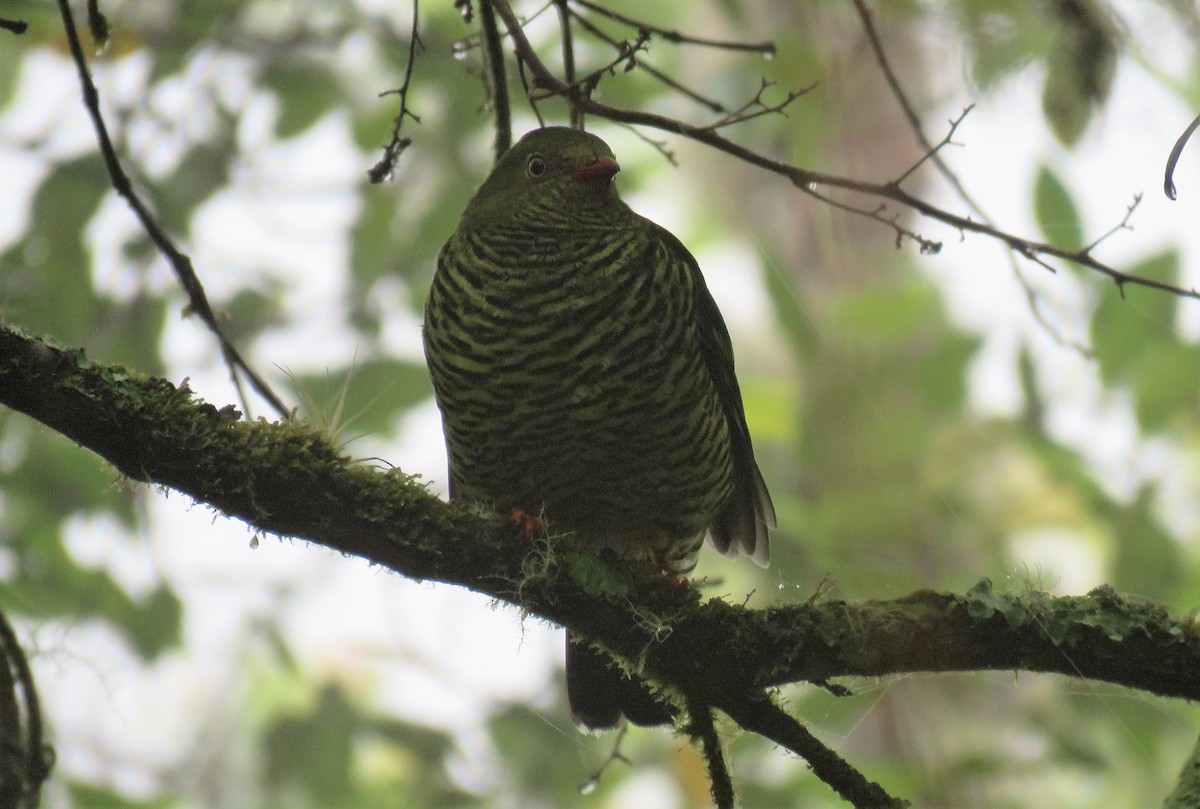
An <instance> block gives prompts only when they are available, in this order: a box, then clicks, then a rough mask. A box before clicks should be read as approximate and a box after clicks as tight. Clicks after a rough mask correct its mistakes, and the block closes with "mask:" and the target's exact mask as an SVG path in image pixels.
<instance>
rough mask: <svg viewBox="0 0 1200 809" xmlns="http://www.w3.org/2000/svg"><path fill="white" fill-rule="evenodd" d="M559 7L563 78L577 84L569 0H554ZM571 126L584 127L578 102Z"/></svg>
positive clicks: (572, 115)
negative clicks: (568, 6)
mask: <svg viewBox="0 0 1200 809" xmlns="http://www.w3.org/2000/svg"><path fill="white" fill-rule="evenodd" d="M554 5H555V7H556V8H557V9H558V25H559V28H560V29H561V31H562V35H561V36H560V37H559V41H560V42H561V43H562V60H563V78H564V79H566V81H567V84H570V85H574V84H575V35H574V34H573V33H571V12H570V10H569V9H568V8H567V0H554ZM571 126H572V127H574V128H575V129H583V111H582V110H580V109H579V106H578V105H576V104H572V105H571Z"/></svg>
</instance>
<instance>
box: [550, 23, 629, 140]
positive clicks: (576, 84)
mask: <svg viewBox="0 0 1200 809" xmlns="http://www.w3.org/2000/svg"><path fill="white" fill-rule="evenodd" d="M649 41H650V35H649V34H648V33H646V32H645V31H642V32H640V33H639V34H638V38H637V40H636V41H634V42H618V43H617V55H616V56H614V57H613V59H612V61H610V62H609V63H608V64H606V65H604V66H603V67H598V68H596V69H595V70H593V71H592V72H591V73H588V74H587V75H586V76H584V77H583V78H582V79H576V80H575V81H572V82H569V83H564V84H563V85H562V86H561V87H555V88H552V89H545V88H543V89H542V90H541V91H540V92H539V93H536V94H535V96H534V97H535V98H536V100H538V101H542V100H544V99H547V98H552V97H554V96H566V97H567V98H568V99H574V98H576V97H579V98H591V95H592V92H593V91H594V90H595V89H596V85H598V84H599V83H600V78H601V77H602V76H603V75H604V74H605V73H611V74H615V73H616V71H617V66H618V65H621V64H625V66H626V67H625V69H626V70H627V71H628V70H630V69H631V68H633V67H634V66H635V65H636V64H637V54H638V53H639V52H640V51H643V50H645V48H646V43H647V42H649ZM535 84H536V81H535ZM571 107H572V112H571V118H572V120H574V118H575V108H576V107H579V108H580V109H582V106H581V105H580V104H577V103H572V104H571Z"/></svg>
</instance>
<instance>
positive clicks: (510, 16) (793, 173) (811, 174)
mask: <svg viewBox="0 0 1200 809" xmlns="http://www.w3.org/2000/svg"><path fill="white" fill-rule="evenodd" d="M489 2H491V3H492V5H493V6H494V7H495V9H496V13H497V14H498V15H499V16H500V19H502V20H503V21H504V24H505V26H506V27H507V28H508V31H509V35H510V36H511V37H512V40H513V47H514V49H515V50H516V53H517V58H518V59H519V60H520V61H521V62H522V64H523V65H524V67H525V68H527V69H528V70H529V72H530V74H531V76H532V78H533V81H534V82H535V83H536V84H537V86H538V87H540V88H542V89H543V90H546V91H549V92H550V93H554V94H559V95H562V96H564V97H566V98H567V99H568V100H569V102H570V103H572V104H579V105H580V106H582V107H583V109H584V111H585V112H587V113H590V114H592V115H596V116H598V117H600V118H605V119H607V120H610V121H614V122H616V123H623V124H630V125H637V126H648V127H652V128H655V129H661V130H663V131H664V132H673V133H675V134H677V135H682V136H684V137H687V138H690V139H692V140H694V141H697V142H698V143H703V144H705V145H707V146H711V147H712V148H714V149H717V150H719V151H722V152H725V153H726V154H729V155H732V156H733V157H736V158H738V159H739V160H742V161H744V162H746V163H749V164H750V165H753V166H758V167H759V168H762V169H765V170H767V171H770V172H772V173H774V174H778V175H780V176H783V177H786V178H787V179H788V180H789V181H791V182H792V184H793V185H795V186H796V187H797V188H799V189H800V190H801V191H803V192H804V193H806V194H809V195H812V196H816V188H817V187H818V186H827V187H830V188H841V189H843V190H847V191H853V192H856V193H860V194H865V195H867V196H872V197H879V198H883V199H890V200H892V201H894V202H897V203H899V204H900V205H903V206H905V207H907V208H911V209H912V210H914V211H916V212H917V213H920V214H921V215H923V216H927V217H929V218H930V219H935V220H937V221H939V222H943V223H945V224H947V225H949V226H950V227H952V228H954V229H955V230H959V231H963V232H970V233H978V234H980V235H983V236H988V237H990V238H992V239H995V240H997V241H999V242H1001V243H1003V244H1005V245H1007V246H1009V247H1011V248H1012V249H1013V250H1015V251H1017V252H1018V253H1020V254H1021V255H1022V256H1024V257H1026V258H1029V259H1032V258H1033V257H1035V256H1050V257H1054V258H1060V259H1063V260H1065V261H1068V262H1071V263H1073V264H1076V265H1078V266H1081V267H1085V268H1087V269H1090V270H1093V271H1095V272H1097V273H1100V274H1101V275H1105V276H1107V277H1108V278H1109V279H1110V280H1112V281H1113V283H1115V284H1117V286H1118V287H1121V288H1123V287H1125V286H1127V285H1132V286H1142V287H1146V288H1149V289H1157V290H1159V291H1161V292H1167V293H1170V294H1172V295H1177V296H1179V297H1183V298H1192V299H1195V300H1200V291H1197V290H1196V289H1187V288H1184V287H1179V286H1175V285H1173V284H1166V283H1163V282H1161V281H1156V280H1154V279H1152V278H1143V277H1139V276H1135V275H1130V274H1128V273H1125V272H1122V271H1120V270H1118V269H1115V268H1113V267H1111V266H1109V265H1107V264H1104V263H1103V262H1101V261H1098V260H1097V259H1096V258H1095V257H1094V256H1092V255H1090V254H1088V253H1086V252H1084V251H1081V250H1067V249H1064V248H1061V247H1056V246H1054V245H1052V244H1049V243H1046V242H1039V241H1034V240H1031V239H1025V238H1022V237H1020V236H1016V235H1014V234H1012V233H1008V232H1006V231H1003V230H1000V229H998V228H996V227H994V226H993V225H990V224H988V223H986V222H980V221H978V220H975V219H971V218H970V217H966V216H961V215H959V214H955V213H951V212H950V211H947V210H944V209H942V208H939V207H937V206H935V205H933V204H931V203H929V202H926V201H925V200H923V199H921V198H919V197H915V196H913V195H912V194H910V193H908V192H907V191H905V190H904V189H903V188H901V187H900V186H898V185H896V184H895V183H893V182H887V183H872V182H865V181H861V180H853V179H849V178H846V177H839V176H837V175H833V174H827V173H825V172H820V171H813V170H811V169H805V168H800V167H799V166H793V165H791V164H789V163H785V162H782V161H779V160H774V159H772V158H769V157H767V156H765V155H762V154H759V153H758V152H755V151H754V150H752V149H748V148H746V147H745V146H742V145H740V144H737V143H734V142H733V141H731V140H728V139H727V138H724V137H722V136H721V135H720V134H719V133H718V132H716V131H713V130H711V129H708V128H706V127H701V126H695V125H693V124H689V123H686V122H684V121H680V120H679V119H677V118H669V117H667V116H664V115H657V114H655V113H650V112H643V111H641V110H630V109H623V108H620V107H613V106H610V105H608V104H605V103H603V102H600V101H597V100H596V99H594V98H588V97H581V96H579V95H578V93H573V91H572V88H571V87H570V86H568V85H566V84H564V83H563V81H562V80H561V79H559V78H558V77H556V76H555V75H554V74H553V73H552V72H551V71H550V69H549V68H547V67H546V65H545V63H543V62H542V61H541V59H540V58H539V57H538V55H537V53H536V52H535V51H534V49H533V46H532V45H531V44H530V42H529V39H528V38H527V37H526V36H525V34H524V32H523V31H521V28H520V23H519V21H518V20H517V17H516V15H515V14H514V13H513V11H512V7H511V6H510V5H509V3H508V0H489ZM883 221H886V220H883ZM889 224H890V223H889ZM931 244H932V242H931Z"/></svg>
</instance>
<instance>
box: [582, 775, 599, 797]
mask: <svg viewBox="0 0 1200 809" xmlns="http://www.w3.org/2000/svg"><path fill="white" fill-rule="evenodd" d="M599 784H600V782H599V781H598V780H597V779H595V778H589V779H588V780H587V781H585V782H584V784H583V786H581V787H580V788H579V794H580V795H591V794H592V793H593V792H595V791H596V787H597V786H599Z"/></svg>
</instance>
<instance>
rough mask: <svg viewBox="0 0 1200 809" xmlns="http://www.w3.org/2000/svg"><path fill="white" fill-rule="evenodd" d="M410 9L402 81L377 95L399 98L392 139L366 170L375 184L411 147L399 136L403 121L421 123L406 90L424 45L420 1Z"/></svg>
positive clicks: (408, 138)
mask: <svg viewBox="0 0 1200 809" xmlns="http://www.w3.org/2000/svg"><path fill="white" fill-rule="evenodd" d="M412 9H413V18H412V32H411V34H410V35H409V38H408V64H406V65H405V66H404V81H403V82H402V83H401V85H400V86H399V87H398V88H397V89H395V90H385V91H384V92H382V93H380V94H379V97H380V98H383V97H384V96H388V95H398V96H400V112H398V113H396V117H395V119H393V121H392V139H391V140H390V141H388V144H387V145H386V146H384V147H383V157H381V158H379V160H378V161H377V162H376V163H375V165H373V166H371V168H370V169H368V170H367V177H368V178H369V179H370V180H371V182H372V183H376V184H378V183H382V182H383V181H384V180H386V179H387V178H388V177H390V176H391V175H392V172H393V171H395V169H396V161H397V160H399V159H400V154H401V153H402V152H403V151H404V150H405V149H407V148H408V147H409V146H411V145H412V138H410V137H406V136H401V134H400V130H401V129H403V128H404V119H405V118H412V119H413V121H415V122H416V123H418V124H419V123H421V118H420V116H418V115H417V114H416V113H414V112H413V111H412V110H411V109H409V108H408V88H409V85H410V84H411V83H412V76H413V68H414V67H415V66H416V63H417V49H418V48H420V49H421V50H422V51H424V50H425V43H423V42H422V41H421V34H420V30H419V23H420V0H413V4H412Z"/></svg>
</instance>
